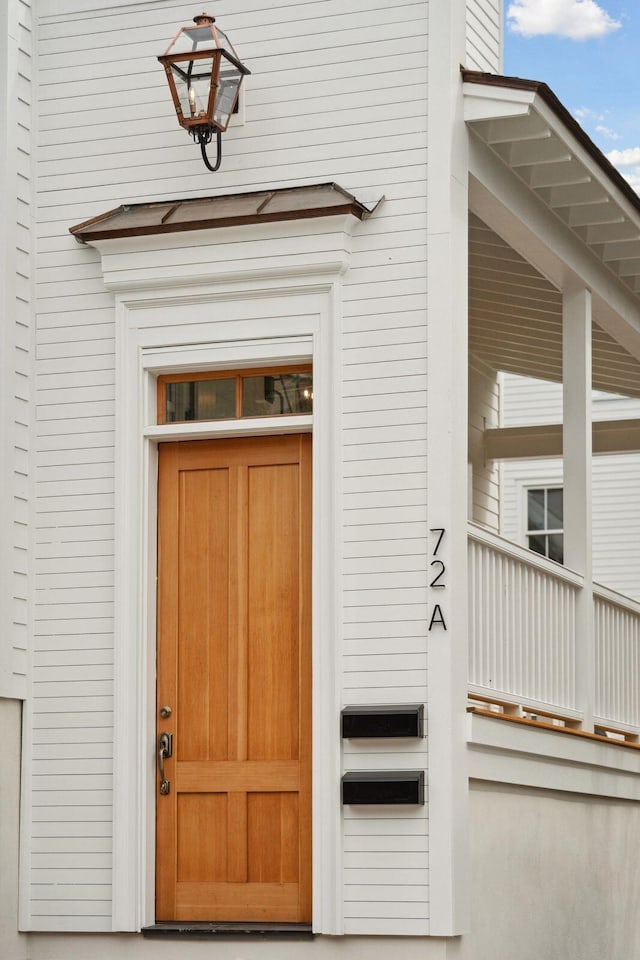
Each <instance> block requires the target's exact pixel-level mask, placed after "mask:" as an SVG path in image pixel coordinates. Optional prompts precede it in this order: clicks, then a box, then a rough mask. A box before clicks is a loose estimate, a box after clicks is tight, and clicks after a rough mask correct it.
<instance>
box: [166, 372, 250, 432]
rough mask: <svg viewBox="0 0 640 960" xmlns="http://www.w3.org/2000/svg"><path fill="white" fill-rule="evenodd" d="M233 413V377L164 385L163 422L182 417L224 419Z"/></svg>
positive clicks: (234, 410)
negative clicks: (164, 405)
mask: <svg viewBox="0 0 640 960" xmlns="http://www.w3.org/2000/svg"><path fill="white" fill-rule="evenodd" d="M235 415H236V381H235V378H234V379H232V380H191V381H187V382H183V383H167V384H166V408H165V421H166V423H181V422H182V421H184V420H224V419H228V418H229V417H235Z"/></svg>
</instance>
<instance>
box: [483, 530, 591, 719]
mask: <svg viewBox="0 0 640 960" xmlns="http://www.w3.org/2000/svg"><path fill="white" fill-rule="evenodd" d="M582 583H583V578H582V577H581V576H580V575H579V574H577V573H574V572H573V571H571V570H569V569H567V568H566V567H562V566H560V565H559V564H556V563H553V562H552V561H549V560H546V559H545V558H544V557H540V556H538V555H537V554H535V553H532V552H531V551H530V550H526V549H524V548H523V547H520V546H518V545H517V544H514V543H511V542H510V541H508V540H504V539H502V537H498V536H496V535H494V534H492V533H490V532H489V531H487V530H484V529H483V528H481V527H478V526H476V525H475V524H470V525H469V604H470V609H469V634H470V636H469V641H470V642H469V682H470V684H471V687H472V689H473V690H475V691H476V692H482V691H483V690H484V691H491V692H492V693H495V694H496V695H502V696H503V697H505V698H506V699H510V700H514V701H517V702H520V703H523V704H535V703H540V704H547V705H549V706H551V707H553V708H554V709H556V710H558V711H559V712H561V713H564V712H566V713H567V714H568V715H571V714H573V715H575V713H576V711H577V708H578V705H577V703H576V597H577V594H578V591H579V590H580V588H581V586H582Z"/></svg>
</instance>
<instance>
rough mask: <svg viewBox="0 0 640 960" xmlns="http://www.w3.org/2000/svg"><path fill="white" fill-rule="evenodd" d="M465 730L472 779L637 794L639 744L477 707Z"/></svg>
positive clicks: (639, 797)
mask: <svg viewBox="0 0 640 960" xmlns="http://www.w3.org/2000/svg"><path fill="white" fill-rule="evenodd" d="M467 733H468V752H469V774H470V777H471V779H474V780H490V781H497V782H499V783H510V784H514V785H515V784H517V785H520V786H528V787H539V788H542V789H547V790H562V791H566V792H568V793H582V794H589V795H591V796H601V797H615V798H616V799H620V800H636V801H638V800H640V769H639V766H638V751H637V750H633V749H630V748H628V747H623V746H615V745H613V744H611V745H609V744H607V743H604V742H602V741H600V740H598V741H596V740H590V739H589V738H587V737H578V736H574V735H572V734H568V733H564V732H562V731H558V732H556V731H553V730H546V729H535V728H533V727H531V726H528V725H525V724H517V723H512V722H509V721H508V720H501V719H494V718H493V717H486V716H482V715H481V714H477V713H469V714H468V730H467Z"/></svg>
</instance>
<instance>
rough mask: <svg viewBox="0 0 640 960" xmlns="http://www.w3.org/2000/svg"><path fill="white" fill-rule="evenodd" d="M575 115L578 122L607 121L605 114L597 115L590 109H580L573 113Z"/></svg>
mask: <svg viewBox="0 0 640 960" xmlns="http://www.w3.org/2000/svg"><path fill="white" fill-rule="evenodd" d="M573 115H574V117H576V118H577V119H578V120H592V121H594V122H595V121H596V120H597V121H598V123H603V122H604V119H605V116H604V113H597V112H596V111H595V110H591V109H590V108H589V107H578V109H577V110H574V111H573Z"/></svg>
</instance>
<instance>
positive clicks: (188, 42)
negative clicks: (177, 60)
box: [167, 24, 218, 54]
mask: <svg viewBox="0 0 640 960" xmlns="http://www.w3.org/2000/svg"><path fill="white" fill-rule="evenodd" d="M217 46H218V44H217V43H216V38H215V34H214V32H213V29H212V26H211V24H203V25H202V26H194V27H185V28H184V29H182V30H181V31H180V33H179V34H178V36H177V37H176V39H175V40H174V41H173V43H172V45H171V46H170V47H169V49H168V50H167V53H169V54H175V53H194V52H197V51H199V50H215V49H216V47H217Z"/></svg>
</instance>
